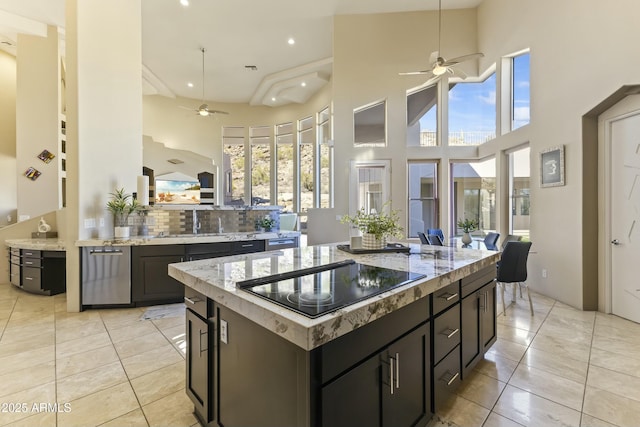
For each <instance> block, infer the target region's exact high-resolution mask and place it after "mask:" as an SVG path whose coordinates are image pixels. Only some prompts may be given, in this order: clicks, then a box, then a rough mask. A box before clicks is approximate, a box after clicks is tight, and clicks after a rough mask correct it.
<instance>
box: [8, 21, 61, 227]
mask: <svg viewBox="0 0 640 427" xmlns="http://www.w3.org/2000/svg"><path fill="white" fill-rule="evenodd" d="M18 45H19V46H20V48H19V50H18V56H17V59H16V63H17V100H16V140H17V149H16V152H17V173H18V176H17V191H18V215H19V217H20V218H25V217H31V218H33V217H36V216H38V215H40V214H42V213H45V212H51V211H55V210H57V209H58V208H59V199H58V186H59V170H58V159H57V158H56V159H54V160H53V161H51V162H50V163H44V162H43V161H41V160H40V159H39V158H38V157H37V156H38V154H40V153H41V152H42V151H43V150H45V149H46V150H49V151H50V152H51V153H53V154H54V155H56V156H58V155H59V153H58V135H59V134H60V131H59V126H60V125H59V122H58V111H59V105H60V103H59V98H58V86H59V85H60V55H59V50H58V29H57V28H56V27H53V26H49V27H48V28H47V37H39V36H30V35H24V34H19V35H18ZM29 167H33V168H35V169H37V170H38V171H40V172H41V173H42V175H40V177H39V178H38V179H37V180H35V181H32V180H31V179H29V178H27V177H25V176H24V172H25V171H26V170H27V168H29Z"/></svg>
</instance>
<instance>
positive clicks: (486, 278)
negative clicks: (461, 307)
mask: <svg viewBox="0 0 640 427" xmlns="http://www.w3.org/2000/svg"><path fill="white" fill-rule="evenodd" d="M495 278H496V266H495V265H490V266H489V267H486V268H483V269H482V270H480V271H476V272H475V273H473V274H471V275H469V276H467V277H465V278H463V279H462V280H461V281H460V292H461V293H462V298H464V297H466V296H467V295H471V294H472V293H474V292H475V291H477V290H478V289H480V288H481V287H483V286H484V285H486V284H487V283H489V282H491V281H492V280H493V279H495Z"/></svg>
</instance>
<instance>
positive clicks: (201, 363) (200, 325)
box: [186, 309, 213, 424]
mask: <svg viewBox="0 0 640 427" xmlns="http://www.w3.org/2000/svg"><path fill="white" fill-rule="evenodd" d="M186 316H187V319H186V339H187V354H186V359H187V360H186V366H187V378H186V392H187V395H188V396H189V397H190V398H191V401H192V402H193V405H194V409H195V412H196V413H197V414H198V415H199V416H200V417H202V421H205V424H207V423H209V421H211V419H210V418H212V417H213V411H212V409H213V408H212V407H211V405H210V402H211V400H212V399H211V397H212V396H210V392H209V349H210V346H209V325H208V323H207V321H206V320H205V319H202V318H201V317H200V316H198V315H197V314H196V313H195V312H193V311H191V310H189V309H187V310H186Z"/></svg>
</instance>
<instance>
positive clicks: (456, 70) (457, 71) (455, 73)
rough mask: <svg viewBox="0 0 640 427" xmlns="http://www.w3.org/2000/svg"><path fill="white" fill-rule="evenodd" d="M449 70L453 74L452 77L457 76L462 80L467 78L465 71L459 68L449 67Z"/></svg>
mask: <svg viewBox="0 0 640 427" xmlns="http://www.w3.org/2000/svg"><path fill="white" fill-rule="evenodd" d="M449 72H450V73H451V74H452V75H453V76H454V77H458V78H460V79H462V80H465V79H466V78H467V73H465V72H464V71H462V70H461V69H459V68H449Z"/></svg>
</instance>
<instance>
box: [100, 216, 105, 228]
mask: <svg viewBox="0 0 640 427" xmlns="http://www.w3.org/2000/svg"><path fill="white" fill-rule="evenodd" d="M100 227H104V218H100Z"/></svg>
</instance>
